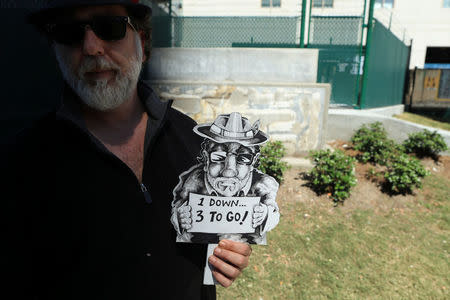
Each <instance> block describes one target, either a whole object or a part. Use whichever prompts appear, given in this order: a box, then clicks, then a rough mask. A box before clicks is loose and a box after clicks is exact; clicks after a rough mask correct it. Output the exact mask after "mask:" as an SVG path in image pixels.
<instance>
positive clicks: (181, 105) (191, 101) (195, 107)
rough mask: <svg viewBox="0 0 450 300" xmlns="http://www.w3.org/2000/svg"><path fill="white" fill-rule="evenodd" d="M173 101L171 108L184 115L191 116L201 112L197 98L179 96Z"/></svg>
mask: <svg viewBox="0 0 450 300" xmlns="http://www.w3.org/2000/svg"><path fill="white" fill-rule="evenodd" d="M173 100H174V101H173V106H174V107H175V108H177V109H178V110H180V111H182V112H184V113H186V114H189V115H193V114H197V113H199V112H201V110H202V107H201V105H200V98H199V97H197V96H190V97H189V96H187V95H180V96H177V97H176V98H174V99H173Z"/></svg>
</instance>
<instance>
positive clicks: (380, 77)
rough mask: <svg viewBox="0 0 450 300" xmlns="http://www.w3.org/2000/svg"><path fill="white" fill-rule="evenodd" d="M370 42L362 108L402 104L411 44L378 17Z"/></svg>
mask: <svg viewBox="0 0 450 300" xmlns="http://www.w3.org/2000/svg"><path fill="white" fill-rule="evenodd" d="M368 45H369V46H368V47H370V51H369V52H368V53H367V58H366V64H367V66H366V70H365V74H366V76H365V78H364V85H363V90H362V95H361V103H360V104H361V108H373V107H380V106H388V105H396V104H402V103H403V88H404V83H405V75H406V69H407V67H408V65H407V64H408V56H409V51H410V49H409V47H408V46H406V45H405V44H404V43H403V42H402V41H400V40H399V39H398V38H397V37H396V36H395V35H393V34H392V33H391V32H390V31H389V29H387V28H386V27H384V25H383V24H381V23H380V22H379V21H377V20H374V23H373V32H372V36H371V40H370V41H369V44H368Z"/></svg>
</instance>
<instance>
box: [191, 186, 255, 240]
mask: <svg viewBox="0 0 450 300" xmlns="http://www.w3.org/2000/svg"><path fill="white" fill-rule="evenodd" d="M260 200H261V199H260V197H219V196H205V195H199V194H194V193H190V194H189V202H188V205H190V206H191V208H192V211H191V213H192V227H191V228H190V229H188V230H187V232H204V233H230V232H233V233H254V232H255V228H254V227H253V226H252V215H253V208H254V207H255V206H256V205H258V204H259V202H260Z"/></svg>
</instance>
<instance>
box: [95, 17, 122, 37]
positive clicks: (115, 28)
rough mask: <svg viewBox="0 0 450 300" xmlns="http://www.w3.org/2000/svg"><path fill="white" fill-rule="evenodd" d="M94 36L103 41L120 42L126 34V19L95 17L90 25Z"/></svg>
mask: <svg viewBox="0 0 450 300" xmlns="http://www.w3.org/2000/svg"><path fill="white" fill-rule="evenodd" d="M92 27H93V30H94V32H95V34H96V35H97V36H98V37H99V38H101V39H102V40H105V41H116V40H121V39H123V38H124V37H125V34H126V32H127V18H126V17H109V16H107V17H97V18H95V19H94V22H93V24H92Z"/></svg>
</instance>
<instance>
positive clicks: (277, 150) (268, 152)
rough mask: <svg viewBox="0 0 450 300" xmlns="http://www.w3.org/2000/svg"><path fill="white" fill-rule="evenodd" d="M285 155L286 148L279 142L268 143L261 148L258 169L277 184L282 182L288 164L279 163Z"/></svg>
mask: <svg viewBox="0 0 450 300" xmlns="http://www.w3.org/2000/svg"><path fill="white" fill-rule="evenodd" d="M285 154H286V148H285V147H284V145H283V143H282V142H280V141H269V142H268V143H267V144H265V145H264V146H263V147H261V158H260V160H259V166H258V169H259V170H260V171H261V172H263V173H265V174H267V175H270V176H272V177H273V178H275V179H276V180H277V181H278V183H280V184H281V183H282V182H283V174H284V171H286V170H287V169H288V167H289V166H288V164H287V163H286V162H283V161H281V159H282V158H283V157H284V155H285Z"/></svg>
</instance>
